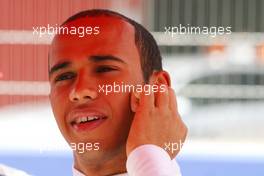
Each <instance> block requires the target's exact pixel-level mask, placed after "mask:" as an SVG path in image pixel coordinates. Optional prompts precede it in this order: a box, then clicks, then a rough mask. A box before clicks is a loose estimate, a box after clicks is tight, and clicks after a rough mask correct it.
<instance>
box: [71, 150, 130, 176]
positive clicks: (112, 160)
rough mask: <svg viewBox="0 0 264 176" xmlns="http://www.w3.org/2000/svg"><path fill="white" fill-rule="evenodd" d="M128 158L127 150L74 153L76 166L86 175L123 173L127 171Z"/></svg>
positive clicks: (96, 175) (97, 175)
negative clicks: (109, 152) (108, 152)
mask: <svg viewBox="0 0 264 176" xmlns="http://www.w3.org/2000/svg"><path fill="white" fill-rule="evenodd" d="M88 155H89V156H88ZM126 160H127V157H126V152H125V150H124V151H122V150H121V151H120V150H119V151H118V152H112V153H111V154H107V153H100V154H98V153H97V154H96V155H91V154H90V153H88V154H77V153H74V168H75V169H77V170H79V171H80V172H82V173H83V174H84V175H93V176H99V175H114V174H121V173H125V172H126Z"/></svg>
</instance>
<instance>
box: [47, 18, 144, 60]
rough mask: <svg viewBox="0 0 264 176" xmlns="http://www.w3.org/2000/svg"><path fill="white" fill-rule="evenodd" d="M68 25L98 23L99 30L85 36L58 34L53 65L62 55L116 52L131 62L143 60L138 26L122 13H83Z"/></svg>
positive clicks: (75, 57)
mask: <svg viewBox="0 0 264 176" xmlns="http://www.w3.org/2000/svg"><path fill="white" fill-rule="evenodd" d="M64 27H68V28H69V29H70V28H79V27H91V28H93V29H95V27H97V29H98V31H99V33H98V34H90V35H89V34H86V35H84V36H83V37H80V34H76V35H75V34H57V35H56V36H55V37H54V39H53V41H52V44H51V49H50V58H51V60H50V63H51V65H53V64H54V62H57V61H59V60H60V59H65V58H68V59H77V58H83V57H86V58H87V57H89V56H91V55H114V56H116V57H119V58H123V59H125V60H127V61H128V62H132V61H133V60H134V61H135V60H138V61H139V54H138V50H137V47H136V45H135V31H134V27H133V26H132V25H131V24H129V23H128V22H126V21H124V20H122V19H120V18H118V17H111V16H96V17H83V18H80V19H76V20H74V21H71V22H69V23H67V24H65V25H64ZM94 32H95V31H94ZM133 58H134V59H133ZM134 61H133V62H134ZM137 64H138V63H137Z"/></svg>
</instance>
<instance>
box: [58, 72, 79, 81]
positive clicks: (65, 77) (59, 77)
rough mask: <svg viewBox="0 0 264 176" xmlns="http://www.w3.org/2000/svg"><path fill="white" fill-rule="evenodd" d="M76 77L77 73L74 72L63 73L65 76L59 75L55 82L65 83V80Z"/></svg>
mask: <svg viewBox="0 0 264 176" xmlns="http://www.w3.org/2000/svg"><path fill="white" fill-rule="evenodd" d="M74 77H75V73H73V72H67V73H63V74H60V75H58V76H57V77H56V78H55V82H58V81H63V80H69V79H72V78H74Z"/></svg>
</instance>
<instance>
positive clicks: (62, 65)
mask: <svg viewBox="0 0 264 176" xmlns="http://www.w3.org/2000/svg"><path fill="white" fill-rule="evenodd" d="M88 59H89V60H91V61H93V62H103V61H108V60H110V61H116V62H120V63H123V64H127V63H126V62H125V61H123V60H122V59H120V58H118V57H115V56H112V55H105V56H99V55H98V56H90V57H89V58H88ZM71 64H72V63H71V62H69V61H65V62H62V63H58V64H56V65H54V66H53V67H51V69H50V71H49V75H52V74H53V73H54V72H56V71H59V70H61V69H64V68H67V67H69V66H70V65H71Z"/></svg>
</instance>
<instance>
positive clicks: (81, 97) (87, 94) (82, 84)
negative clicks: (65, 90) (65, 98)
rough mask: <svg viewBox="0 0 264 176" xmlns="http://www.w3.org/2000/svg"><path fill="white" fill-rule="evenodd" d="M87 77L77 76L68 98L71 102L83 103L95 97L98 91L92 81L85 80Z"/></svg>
mask: <svg viewBox="0 0 264 176" xmlns="http://www.w3.org/2000/svg"><path fill="white" fill-rule="evenodd" d="M86 80H87V78H84V77H83V76H79V77H78V79H77V80H76V83H75V84H74V86H73V88H72V90H71V92H70V94H69V98H70V101H71V102H78V103H85V102H87V101H91V100H94V99H96V98H97V96H98V93H97V90H96V89H95V87H94V86H92V81H91V80H90V81H89V82H88V81H86Z"/></svg>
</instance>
